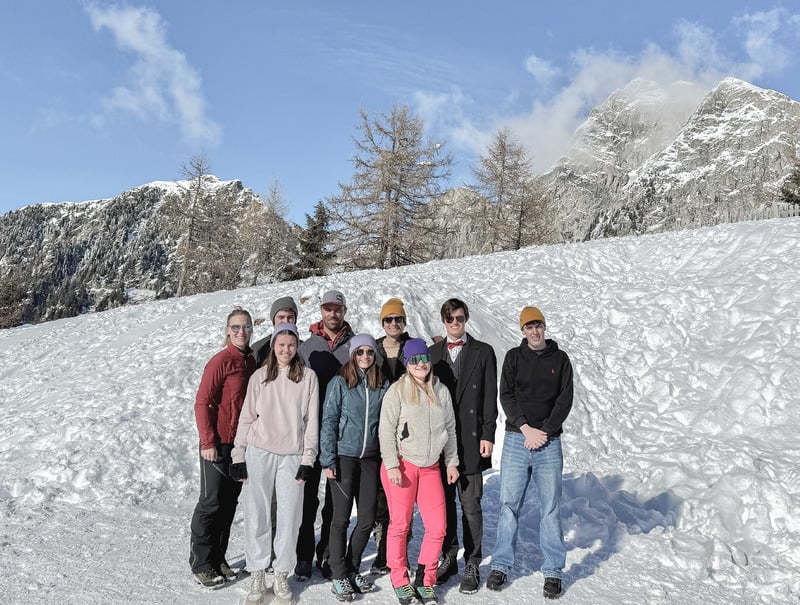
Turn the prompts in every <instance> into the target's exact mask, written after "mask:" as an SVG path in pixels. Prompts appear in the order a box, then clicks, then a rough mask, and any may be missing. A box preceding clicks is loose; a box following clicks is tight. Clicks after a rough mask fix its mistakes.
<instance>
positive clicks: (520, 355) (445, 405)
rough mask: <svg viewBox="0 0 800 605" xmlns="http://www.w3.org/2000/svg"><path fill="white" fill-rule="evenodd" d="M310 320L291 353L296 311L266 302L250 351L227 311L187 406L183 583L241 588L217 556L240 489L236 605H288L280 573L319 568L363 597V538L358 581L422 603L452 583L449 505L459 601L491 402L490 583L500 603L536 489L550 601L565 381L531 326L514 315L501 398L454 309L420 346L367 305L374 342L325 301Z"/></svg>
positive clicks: (342, 595) (554, 586) (468, 590)
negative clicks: (241, 564) (515, 335)
mask: <svg viewBox="0 0 800 605" xmlns="http://www.w3.org/2000/svg"><path fill="white" fill-rule="evenodd" d="M320 312H321V319H320V320H319V321H317V322H316V323H313V324H311V326H310V328H309V332H310V333H311V336H310V337H309V338H308V339H306V340H305V341H301V339H300V336H299V333H298V330H297V327H296V323H297V316H298V308H297V305H296V303H295V302H294V300H293V299H292V298H289V297H285V298H280V299H278V300H276V301H275V302H274V303H273V305H272V308H271V319H272V323H273V332H272V335H271V336H270V337H268V338H265V339H262V340H260V341H258V342H255V343H252V346H251V343H250V340H251V336H252V331H253V320H252V316H251V315H250V314H249V313H248V312H247V311H246V310H244V309H241V308H236V309H234V311H232V312H231V313H230V314H229V315H228V317H227V321H226V327H225V348H224V349H223V350H222V351H220V352H219V353H217V354H216V355H214V357H212V358H211V360H210V361H209V362H208V364H207V365H206V367H205V370H204V371H203V376H202V379H201V383H200V387H199V389H198V393H197V398H196V401H195V417H196V420H197V427H198V432H199V436H200V444H199V451H200V497H199V500H198V503H197V506H196V508H195V511H194V515H193V517H192V523H191V555H190V564H191V568H192V572H193V574H194V576H195V578H196V579H197V581H198V582H200V583H201V584H202V585H204V586H207V587H212V588H213V587H217V586H220V585H222V584H224V582H225V581H226V580H232V579H235V577H236V576H237V573H238V572H239V570H237V569H234V568H232V567H231V566H230V565H228V563H227V561H226V559H225V553H226V550H227V545H228V540H229V536H230V528H231V524H232V522H233V518H234V513H235V509H236V504H237V502H238V499H239V496H240V494H241V493H242V486H243V485H246V486H247V488H246V489H245V490H244V495H243V503H244V519H245V525H244V530H245V562H246V569H247V571H248V572H250V575H251V578H252V581H251V585H250V592H249V594H248V595H247V599H246V603H248V604H251V605H257V604H258V603H262V602H264V601H265V599H266V595H267V591H268V585H267V583H268V577H269V575H270V574H271V575H272V576H273V581H272V590H273V592H274V594H275V596H276V597H278V598H280V599H283V600H285V601H289V600H291V598H292V590H291V587H290V585H289V577H290V575H291V574H292V573H294V577H295V580H297V581H304V580H307V579H309V578H310V577H311V575H312V571H313V566H312V562H313V559H314V557H315V556H316V565H317V568H318V569H319V571H320V573H321V574H322V575H323V576H324V577H326V578H329V579H331V580H332V587H331V590H332V592H333V594H334V595H335V597H336V599H338V600H339V601H351V600H353V598H354V595H356V594H359V593H365V592H369V591H370V590H372V589H373V587H374V586H373V584H372V582H371V581H370V580H369V579H368V577H367V576H368V575H369V574H366V573H365V574H362V573H361V565H362V556H363V554H364V551H365V549H366V547H367V544H368V543H369V539H370V535H371V534H373V533H374V535H375V538H376V542H377V546H376V551H377V553H376V557H375V560H374V562H373V564H372V568H371V572H372V573H389V577H390V581H391V584H392V587H393V589H394V592H395V594H396V596H397V598H398V600H399V602H400V603H401V604H402V605H410V604H411V603H413V602H415V601H419V602H422V603H424V604H430V603H436V602H437V596H436V593H435V591H434V586H436V585H437V584H443V583H445V582H447V581H448V580H449V579H450V578H451V577H453V576H456V575H457V574H458V572H459V567H458V552H459V549H460V545H459V538H458V531H457V528H458V514H457V506H456V500H458V501H459V502H460V504H461V525H462V532H461V537H462V545H463V549H464V550H463V561H464V568H463V572H462V574H461V582H460V585H459V590H460V591H461V592H462V593H465V594H473V593H475V592H477V591H478V589H479V586H480V571H479V569H480V564H481V562H482V560H483V551H482V541H483V512H482V507H481V500H482V497H483V476H482V473H483V471H485V470H487V469H489V468H491V465H492V463H491V457H492V453H493V448H494V442H495V432H496V428H497V426H496V425H497V416H498V407H497V401H498V395H499V401H500V404H501V405H502V407H503V410H504V412H505V417H506V422H505V435H504V438H503V451H502V455H501V466H500V512H499V516H498V521H497V538H496V540H495V547H494V551H493V553H492V559H491V571H490V573H489V576H488V578H487V581H486V587H487V588H488V589H490V590H502V588H503V587H504V585H505V584H506V583H507V581H508V573H509V570H510V569H511V568H512V566H513V563H514V551H515V547H516V542H517V536H518V522H519V515H520V512H521V508H522V506H523V504H524V501H525V495H526V492H527V489H528V487H529V484H530V483H531V482H532V483H533V485H534V486H535V489H536V490H537V492H538V495H539V501H540V504H541V520H540V525H539V541H540V548H541V550H542V554H543V559H544V560H543V564H542V568H541V569H542V573H543V575H544V578H545V582H544V588H543V594H544V596H545V597H549V598H557V597H558V596H560V594H561V592H562V586H561V581H562V575H563V568H564V565H565V561H566V548H565V545H564V539H563V532H562V528H561V518H560V498H561V478H562V465H563V462H562V452H561V440H560V436H561V432H562V424H563V422H564V421H565V419H566V418H567V415H568V414H569V411H570V409H571V406H572V392H573V387H572V367H571V364H570V360H569V358H568V356H567V355H566V353H564V352H563V351H562V350H561V349H559V347H558V345H557V343H556V342H555V341H553V340H551V339H546V338H545V330H546V324H545V319H544V315H543V314H542V312H541V311H540V310H539V309H537V308H536V307H525V308H524V309H523V310H522V312H521V313H520V318H519V326H520V330H521V332H522V336H523V338H522V342H521V343H520V345H519V346H516V347H514V348H512V349H510V350H509V351H508V353H507V354H506V357H505V360H504V362H503V367H502V372H501V376H500V386H499V393H498V384H497V361H496V357H495V353H494V350H493V348H492V347H491V346H490V345H489V344H487V343H484V342H481V341H479V340H478V339H476V338H474V337H473V336H472V335H471V334H469V333H468V332H467V323H468V322H469V308H468V306H467V304H466V303H465V302H464V301H462V300H459V299H456V298H451V299H449V300H447V301H445V302H444V304H442V306H441V310H440V314H441V321H442V324H443V327H444V331H445V336H444V337H436V338H435V339H434V340H435V342H434V343H433V344H432V345H430V346H428V344H427V343H426V342H425V340H423V339H421V338H413V337H411V336H410V335H409V334H408V332H407V331H406V323H407V316H406V311H405V305H404V303H403V302H402V301H401V300H400V299H398V298H391V299H389V300H388V301H386V303H385V304H384V305H383V306H382V307H381V311H380V316H379V318H380V322H381V325H382V328H383V331H384V335H383V336H382V337H380V338H379V339H377V340H376V339H375V338H373V336H371V335H370V334H367V333H358V334H356V333H354V331H353V330H352V328H351V326H350V325H349V324H348V322H347V321H345V316H346V313H347V305H346V301H345V297H344V295H343V294H342V293H341V292H339V291H336V290H331V291H328V292H326V293H325V294H324V295H323V296H322V299H321V303H320ZM323 473H324V475H325V478H326V485H325V491H324V493H325V498H324V503H323V505H322V510H321V511H319V505H320V499H319V493H320V482H321V478H322V475H323ZM354 504H355V505H356V523H355V527H354V529H353V530H352V532H351V533H350V535H349V536H348V535H347V532H348V528H349V526H350V519H351V515H352V511H353V505H354ZM415 507H416V509H417V510H418V511H419V515H420V518H421V520H422V525H423V533H422V543H421V546H420V550H419V554H418V556H417V566H416V570H415V573H414V574H413V579H412V574H411V568H410V566H409V562H408V549H407V545H408V541H409V539H410V537H411V532H412V518H413V514H414V510H415ZM318 513H319V514H320V516H321V519H322V526H321V530H320V532H319V539H318V540H317V533H316V532H315V523H316V520H317V517H318ZM415 529H416V528H415Z"/></svg>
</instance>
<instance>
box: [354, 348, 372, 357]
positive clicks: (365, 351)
mask: <svg viewBox="0 0 800 605" xmlns="http://www.w3.org/2000/svg"><path fill="white" fill-rule="evenodd" d="M364 355H366V356H367V357H375V351H373V350H372V349H356V356H358V357H363V356H364Z"/></svg>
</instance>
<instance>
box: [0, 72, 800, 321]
mask: <svg viewBox="0 0 800 605" xmlns="http://www.w3.org/2000/svg"><path fill="white" fill-rule="evenodd" d="M704 92H705V91H704V90H703V89H702V88H700V87H699V86H697V85H695V84H691V83H688V82H677V83H674V84H672V85H670V86H668V87H663V86H659V85H657V84H655V83H653V82H648V81H645V80H634V81H632V82H631V83H629V84H628V85H627V86H626V87H625V88H623V89H621V90H618V91H615V92H614V93H613V94H612V95H610V96H609V98H608V99H607V100H606V101H605V102H604V103H603V104H601V105H600V106H598V107H597V108H595V109H593V110H592V111H591V112H590V114H589V116H588V118H587V120H586V122H585V123H584V124H583V125H582V126H581V127H580V128H579V129H578V131H577V132H576V135H575V140H574V143H573V145H572V147H571V148H570V150H569V151H568V153H566V154H565V156H564V157H563V158H562V159H561V160H559V162H558V163H557V164H556V165H555V166H554V167H553V168H552V169H551V170H549V171H547V172H546V173H544V174H542V175H540V176H538V177H535V179H534V181H533V190H534V191H535V192H536V195H537V196H539V197H540V198H541V200H542V201H543V202H544V205H543V206H542V207H544V208H546V212H547V214H546V216H547V224H548V225H549V227H548V229H549V231H548V234H547V236H546V238H545V241H547V242H549V243H561V242H571V241H582V240H587V239H593V238H599V237H609V236H621V235H627V234H639V233H647V232H656V231H665V230H673V229H684V228H691V227H699V226H703V225H711V224H717V223H720V222H730V221H738V220H746V219H755V218H770V217H775V216H793V215H797V214H798V213H800V204H798V203H797V202H796V201H795V202H793V203H783V202H781V201H780V200H781V188H782V186H783V185H784V183H785V182H786V181H787V178H789V176H790V175H794V177H793V178H794V179H795V180H796V182H797V183H800V159H798V158H800V103H798V102H797V101H794V100H792V99H790V98H788V97H786V96H785V95H782V94H780V93H777V92H775V91H771V90H764V89H761V88H758V87H756V86H753V85H751V84H748V83H747V82H743V81H741V80H736V79H734V78H727V79H725V80H723V81H722V82H720V83H719V85H718V86H716V87H715V88H714V90H712V91H711V92H708V93H707V94H704ZM191 189H192V183H190V182H189V181H178V182H154V183H150V184H147V185H143V186H141V187H137V188H134V189H132V190H130V191H125V192H123V193H121V194H120V195H119V196H117V197H115V198H113V199H107V200H95V201H90V202H81V203H62V204H35V205H31V206H27V207H25V208H21V209H19V210H16V211H13V212H10V213H7V214H5V215H3V216H0V327H7V326H9V325H16V324H17V323H19V322H34V321H42V320H47V319H56V318H59V317H65V316H71V315H75V314H77V313H82V312H87V311H100V310H103V309H106V308H110V307H113V306H118V305H121V304H126V303H130V302H136V301H138V300H147V299H152V298H163V297H169V296H174V295H176V294H180V293H184V294H185V293H192V292H193V291H194V292H200V291H209V290H213V289H224V288H235V287H240V286H244V285H251V284H255V283H259V282H263V281H270V280H273V279H281V278H282V276H281V275H280V267H282V266H285V265H287V264H288V263H290V262H291V261H292V260H293V259H292V255H293V254H294V253H295V252H294V250H295V247H296V246H295V244H296V239H295V236H296V234H297V231H298V229H299V228H298V227H297V226H292V225H289V224H288V223H286V221H284V220H283V219H282V218H281V217H280V216H279V215H277V214H275V213H274V212H272V213H271V212H270V210H269V208H268V207H265V204H263V203H262V201H261V199H260V198H259V197H258V196H257V195H256V194H254V193H253V192H252V191H251V190H250V189H247V188H245V187H244V186H243V185H242V183H241V181H220V180H219V179H217V178H216V177H213V176H207V177H206V178H205V180H204V185H203V201H202V203H198V204H197V205H195V206H193V205H192V203H191V202H190V195H189V194H190V193H191ZM797 193H798V195H797V196H795V198H794V199H795V200H800V191H798V192H797ZM476 195H477V194H476V192H475V191H472V190H470V189H468V188H464V187H458V188H454V189H452V190H450V191H449V192H447V193H446V194H445V195H443V196H441V198H440V199H437V200H434V201H432V202H431V203H430V204H429V205H428V206H429V208H428V209H427V210H426V215H427V219H426V220H427V221H428V223H427V224H426V225H425V228H426V229H427V231H428V232H430V233H440V234H441V233H447V234H448V235H447V236H446V237H439V238H431V237H428V238H427V239H425V238H422V241H427V242H429V248H430V250H426V254H427V258H428V259H439V258H448V257H461V256H468V255H471V254H480V253H484V252H486V251H487V250H490V249H492V247H491V246H487V241H486V233H484V232H483V231H482V230H481V229H479V228H476V226H475V224H474V221H475V217H476V216H477V214H476V213H477V212H480V210H479V208H481V203H482V202H481V201H480V199H478V198H477V197H476ZM190 208H191V210H190ZM201 210H202V212H200V211H201ZM190 217H194V218H195V219H197V220H198V221H200V223H202V224H204V225H205V227H204V230H203V231H202V233H200V232H194V233H192V234H191V237H189V235H188V232H187V223H188V222H190V221H189V218H190ZM437 221H438V222H437ZM440 223H441V224H440ZM187 242H188V243H187ZM276 242H277V245H275V243H276ZM187 246H188V247H189V248H191V250H192V251H193V252H192V255H189V252H188V251H187V250H188V249H189V248H187ZM183 268H185V269H183ZM181 271H183V274H180V275H179V273H181ZM187 271H188V274H187ZM186 280H188V281H187V283H190V284H194V289H192V288H188V289H184V290H183V291H182V292H181V291H180V290H181V286H180V285H179V284H181V283H183V281H186Z"/></svg>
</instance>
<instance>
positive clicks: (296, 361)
mask: <svg viewBox="0 0 800 605" xmlns="http://www.w3.org/2000/svg"><path fill="white" fill-rule="evenodd" d="M281 334H290V335H291V336H294V339H295V341H297V344H298V345H299V344H300V342H299V339H298V338H297V334H295V333H294V332H292V331H291V330H283V331H282V332H278V333H277V334H273V335H272V346H270V348H269V355H268V356H267V360H266V361H265V362H264V367H265V368H266V369H267V371H266V372H265V374H264V384H267V383H268V382H272V381H273V380H275V379H276V378H277V377H278V368H279V366H278V357H277V356H276V355H275V346H274V344H275V339H276V338H277V337H278V336H280V335H281ZM304 374H305V364H304V363H303V358H302V357H300V355H299V354H298V353H295V354H294V357H292V360H291V361H290V362H289V373H288V374H287V376H288V377H289V380H291V381H292V382H300V381H301V380H303V375H304Z"/></svg>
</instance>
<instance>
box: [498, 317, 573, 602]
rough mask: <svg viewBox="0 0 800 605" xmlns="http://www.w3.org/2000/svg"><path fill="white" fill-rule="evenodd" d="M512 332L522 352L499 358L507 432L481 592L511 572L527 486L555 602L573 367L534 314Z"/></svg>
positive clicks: (562, 553) (547, 590)
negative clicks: (534, 498) (534, 501)
mask: <svg viewBox="0 0 800 605" xmlns="http://www.w3.org/2000/svg"><path fill="white" fill-rule="evenodd" d="M519 325H520V328H521V329H522V334H523V336H524V338H523V339H522V344H521V345H520V346H519V347H516V348H513V349H511V350H509V351H508V353H506V358H505V360H504V361H503V372H502V374H501V377H500V403H501V405H502V406H503V410H504V411H505V413H506V432H505V437H504V439H503V454H502V458H501V462H500V513H499V515H498V517H497V539H496V540H495V546H494V552H493V553H492V572H491V574H490V575H489V579H488V580H487V581H486V587H487V588H489V589H490V590H501V589H502V588H503V585H504V584H505V583H506V581H507V579H508V572H509V570H510V569H511V568H512V567H513V565H514V549H515V547H516V542H517V529H518V523H519V513H520V510H521V508H522V505H523V500H524V497H525V493H526V490H527V488H528V484H529V483H530V482H531V481H532V482H533V484H534V487H535V489H536V490H537V492H538V499H539V503H540V505H541V518H540V521H539V547H540V548H541V550H542V555H543V557H544V560H543V562H542V574H543V575H544V580H545V581H544V589H543V594H544V596H545V597H546V598H550V599H557V598H558V597H559V596H560V595H561V578H562V574H563V569H564V565H565V563H566V555H567V552H566V547H565V545H564V535H563V532H562V529H561V474H562V468H563V457H562V452H561V432H562V428H561V427H562V424H563V422H564V421H565V420H566V418H567V416H568V415H569V412H570V409H571V408H572V364H571V363H570V361H569V357H568V356H567V354H566V353H565V352H564V351H562V350H560V349H559V348H558V344H556V342H555V341H554V340H550V339H545V337H544V333H545V329H546V325H545V321H544V315H543V314H542V312H541V311H540V310H539V309H537V308H536V307H525V308H524V309H523V310H522V312H521V313H520V316H519Z"/></svg>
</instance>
